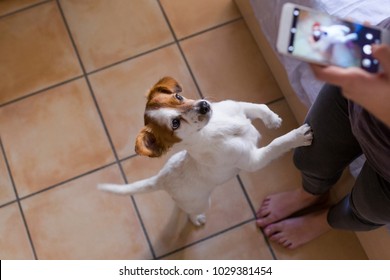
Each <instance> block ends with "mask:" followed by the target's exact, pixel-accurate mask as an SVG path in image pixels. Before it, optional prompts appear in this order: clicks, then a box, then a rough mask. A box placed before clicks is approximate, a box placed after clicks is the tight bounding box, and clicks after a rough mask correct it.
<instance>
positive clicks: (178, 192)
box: [98, 78, 313, 226]
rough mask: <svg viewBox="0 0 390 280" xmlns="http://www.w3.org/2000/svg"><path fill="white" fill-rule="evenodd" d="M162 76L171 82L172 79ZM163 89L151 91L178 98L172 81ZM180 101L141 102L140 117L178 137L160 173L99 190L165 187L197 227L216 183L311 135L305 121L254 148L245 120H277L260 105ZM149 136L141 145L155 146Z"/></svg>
mask: <svg viewBox="0 0 390 280" xmlns="http://www.w3.org/2000/svg"><path fill="white" fill-rule="evenodd" d="M164 79H166V81H169V82H170V83H176V81H174V80H173V79H172V78H164ZM161 81H163V79H162V80H160V81H159V82H158V83H157V84H156V85H155V86H154V88H156V87H157V85H158V84H160V87H161V84H164V81H163V82H161ZM171 85H172V84H171ZM167 88H169V86H168V87H167ZM163 91H164V92H162V93H159V92H157V93H156V92H154V95H156V94H165V95H167V94H171V95H172V98H176V99H177V98H178V97H179V98H180V99H181V96H177V93H178V92H180V91H181V87H180V86H178V84H177V88H176V89H174V88H173V89H172V86H171V89H170V91H171V92H172V93H170V91H169V90H168V91H167V90H163ZM150 95H151V93H150V94H149V101H148V102H150V99H151V98H150ZM169 100H170V99H169ZM170 101H171V100H170ZM205 102H206V103H205ZM184 103H185V104H186V107H185V110H184V109H182V108H181V109H179V107H180V106H177V108H176V106H175V105H174V104H170V105H169V106H154V107H153V106H151V108H148V106H147V110H146V112H145V120H146V119H154V120H155V125H158V126H163V127H165V128H168V129H169V130H170V131H171V132H172V134H175V137H177V138H178V139H179V141H178V142H177V143H175V144H174V145H175V148H178V149H181V151H180V152H178V153H176V154H174V155H173V156H172V157H171V158H170V159H169V160H168V161H167V163H166V164H165V166H164V167H163V168H162V169H161V171H160V172H159V173H158V174H157V175H155V176H153V177H151V178H148V179H144V180H140V181H137V182H134V183H131V184H127V185H113V184H100V185H99V186H98V187H99V189H101V190H104V191H108V192H113V193H116V194H123V195H126V194H136V193H141V192H149V191H154V190H159V189H161V190H165V191H167V192H168V193H169V194H170V196H171V197H172V199H173V200H174V201H175V202H176V203H177V205H178V207H179V208H181V209H182V210H183V211H185V212H186V213H187V214H188V215H189V218H190V220H191V221H192V223H193V224H195V225H197V226H200V225H202V224H204V223H205V221H206V218H205V214H204V213H205V211H206V210H207V208H208V206H209V198H210V195H211V192H212V191H213V190H214V188H215V187H216V186H218V185H221V184H222V183H224V182H226V181H228V180H230V179H231V178H233V177H235V176H236V175H237V174H238V173H239V172H240V171H241V170H244V171H256V170H259V169H261V168H263V167H264V166H266V165H267V164H268V163H270V162H271V161H272V160H274V159H276V158H278V157H279V156H281V155H282V154H284V153H285V152H287V151H289V150H291V149H293V148H295V147H299V146H308V145H311V142H312V139H313V135H312V132H311V129H310V127H309V126H308V125H306V124H305V125H303V126H301V127H299V128H297V129H294V130H292V131H290V132H289V133H287V134H285V135H283V136H280V137H278V138H276V139H275V140H273V141H272V142H271V143H270V144H269V145H267V146H265V147H262V148H258V147H257V143H258V141H259V139H260V134H259V132H258V131H257V129H256V128H255V127H254V126H253V125H252V123H251V120H253V119H256V118H258V119H261V120H262V121H263V122H264V124H265V125H266V126H267V127H268V128H278V127H279V126H280V125H281V122H282V120H281V119H280V118H279V116H278V115H276V114H275V113H273V112H272V111H271V110H270V109H269V108H268V107H267V106H266V105H263V104H252V103H245V102H235V101H222V102H218V103H209V102H208V101H205V100H198V101H193V100H188V99H183V100H182V104H184ZM187 103H188V104H187ZM160 105H161V104H160ZM202 106H203V107H205V108H206V109H204V108H203V110H202V109H201V107H202ZM207 106H210V107H209V108H210V110H209V109H207ZM177 118H179V119H180V120H181V121H180V127H179V128H176V129H173V128H172V127H171V126H172V120H173V119H177ZM176 124H177V123H176ZM154 133H158V132H154ZM154 140H156V139H154ZM154 140H153V141H149V142H151V143H149V144H148V143H146V146H148V145H149V147H150V146H153V145H156V141H157V140H156V141H154ZM137 145H138V144H137ZM152 148H153V147H152ZM136 150H138V151H140V148H138V147H136ZM141 153H142V152H141Z"/></svg>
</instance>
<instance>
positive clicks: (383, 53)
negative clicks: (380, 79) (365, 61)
mask: <svg viewBox="0 0 390 280" xmlns="http://www.w3.org/2000/svg"><path fill="white" fill-rule="evenodd" d="M372 54H373V56H374V57H375V58H376V59H378V61H379V63H380V64H381V66H382V68H383V70H384V71H385V73H386V74H388V75H390V46H389V45H374V46H373V47H372Z"/></svg>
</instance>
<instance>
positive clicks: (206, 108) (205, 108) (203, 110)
mask: <svg viewBox="0 0 390 280" xmlns="http://www.w3.org/2000/svg"><path fill="white" fill-rule="evenodd" d="M210 109H211V108H210V104H209V103H208V102H207V101H204V100H203V101H201V102H200V103H199V113H200V114H202V115H206V114H207V113H208V112H210Z"/></svg>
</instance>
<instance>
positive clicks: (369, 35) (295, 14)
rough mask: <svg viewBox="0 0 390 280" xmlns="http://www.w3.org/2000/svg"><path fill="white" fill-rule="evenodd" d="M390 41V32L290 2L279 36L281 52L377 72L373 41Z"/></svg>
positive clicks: (321, 62)
mask: <svg viewBox="0 0 390 280" xmlns="http://www.w3.org/2000/svg"><path fill="white" fill-rule="evenodd" d="M381 43H387V44H390V32H388V31H387V30H384V29H380V28H377V27H372V26H368V25H365V24H362V23H357V22H352V21H349V20H345V19H341V18H338V17H334V16H330V15H328V14H326V13H322V12H319V11H316V10H312V9H310V8H307V7H304V6H300V5H296V4H293V3H286V4H284V6H283V9H282V15H281V19H280V25H279V33H278V39H277V45H276V47H277V50H278V52H280V53H282V54H285V55H288V56H292V57H295V58H298V59H300V60H303V61H307V62H311V63H316V64H321V65H337V66H340V67H361V68H363V69H365V70H366V71H369V72H372V73H375V72H378V71H379V63H378V61H377V60H376V59H375V58H373V57H372V55H371V53H372V47H371V46H372V45H373V44H381Z"/></svg>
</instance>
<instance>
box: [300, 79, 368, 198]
mask: <svg viewBox="0 0 390 280" xmlns="http://www.w3.org/2000/svg"><path fill="white" fill-rule="evenodd" d="M305 122H306V123H308V124H309V125H310V126H311V128H312V129H313V133H314V140H313V143H312V145H311V146H307V147H299V148H296V149H295V151H294V163H295V166H296V167H297V168H298V169H299V170H300V171H301V173H302V185H303V188H304V189H305V190H306V191H307V192H309V193H311V194H315V195H319V194H323V193H325V192H327V191H328V190H329V188H330V187H332V186H333V185H334V184H335V183H336V182H337V180H338V179H339V178H340V176H341V174H342V172H343V170H344V169H345V168H346V167H347V166H348V165H349V164H350V163H351V162H352V161H353V160H354V159H355V158H357V157H358V156H360V155H361V154H362V150H361V148H360V145H359V143H358V142H357V140H356V139H355V137H354V136H353V134H352V130H351V124H350V121H349V117H348V101H347V100H346V99H345V98H344V97H343V96H342V94H341V91H340V89H339V88H338V87H335V86H331V85H325V86H324V87H323V88H322V90H321V92H320V93H319V95H318V97H317V99H316V101H315V102H314V104H313V106H312V107H311V108H310V111H309V113H308V115H307V117H306V120H305Z"/></svg>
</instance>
